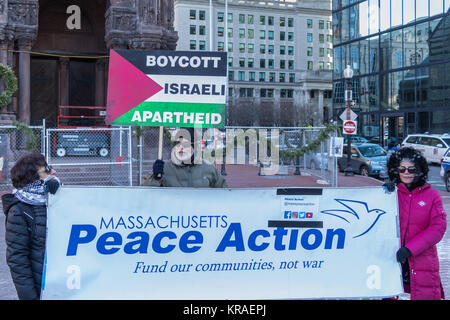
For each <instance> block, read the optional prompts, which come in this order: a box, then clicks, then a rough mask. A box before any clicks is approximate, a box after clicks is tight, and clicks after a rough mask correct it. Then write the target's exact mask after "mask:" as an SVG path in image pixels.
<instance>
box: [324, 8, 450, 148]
mask: <svg viewBox="0 0 450 320" xmlns="http://www.w3.org/2000/svg"><path fill="white" fill-rule="evenodd" d="M449 8H450V0H364V1H358V0H333V22H332V24H333V46H334V49H333V50H334V68H333V118H334V119H338V117H339V115H340V113H342V111H343V110H344V108H345V102H344V90H345V80H344V77H343V70H344V69H345V67H346V66H347V65H350V67H351V68H352V69H353V71H354V76H353V78H352V80H351V89H352V91H353V100H354V102H355V104H354V105H353V107H352V109H353V111H355V112H356V113H357V114H358V119H357V121H358V134H360V135H362V136H365V137H366V138H369V139H371V140H372V141H375V142H380V143H381V144H382V145H383V146H392V145H393V144H394V143H396V142H401V140H402V139H403V138H404V137H406V135H407V134H410V133H424V132H430V133H448V132H450V113H449V111H450V12H449Z"/></svg>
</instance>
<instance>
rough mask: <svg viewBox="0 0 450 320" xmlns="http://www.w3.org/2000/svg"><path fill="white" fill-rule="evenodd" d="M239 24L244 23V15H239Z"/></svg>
mask: <svg viewBox="0 0 450 320" xmlns="http://www.w3.org/2000/svg"><path fill="white" fill-rule="evenodd" d="M239 23H245V14H242V13H240V14H239Z"/></svg>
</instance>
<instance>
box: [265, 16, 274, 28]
mask: <svg viewBox="0 0 450 320" xmlns="http://www.w3.org/2000/svg"><path fill="white" fill-rule="evenodd" d="M273 20H274V19H273V17H272V16H269V17H267V24H268V25H269V26H273Z"/></svg>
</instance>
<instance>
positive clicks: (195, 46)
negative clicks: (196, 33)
mask: <svg viewBox="0 0 450 320" xmlns="http://www.w3.org/2000/svg"><path fill="white" fill-rule="evenodd" d="M196 48H197V42H196V41H195V40H191V41H189V49H191V50H195V49H196Z"/></svg>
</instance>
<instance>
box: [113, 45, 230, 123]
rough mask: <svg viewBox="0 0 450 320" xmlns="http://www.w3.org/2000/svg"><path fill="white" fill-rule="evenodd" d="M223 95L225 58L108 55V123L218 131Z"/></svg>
mask: <svg viewBox="0 0 450 320" xmlns="http://www.w3.org/2000/svg"><path fill="white" fill-rule="evenodd" d="M226 90H227V61H226V53H224V52H205V51H199V52H197V51H145V50H111V51H110V59H109V77H108V98H107V107H106V122H107V123H110V124H115V125H136V126H169V127H204V128H220V127H223V126H224V121H225V103H226V94H227V93H226Z"/></svg>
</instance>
